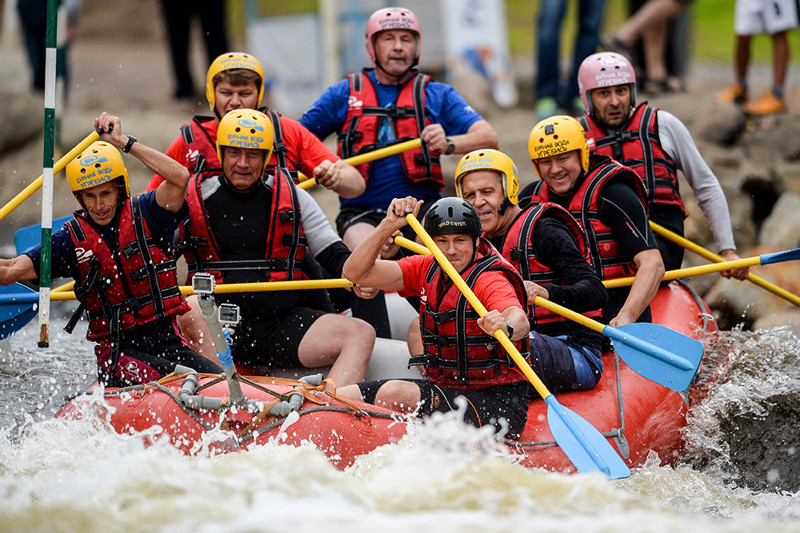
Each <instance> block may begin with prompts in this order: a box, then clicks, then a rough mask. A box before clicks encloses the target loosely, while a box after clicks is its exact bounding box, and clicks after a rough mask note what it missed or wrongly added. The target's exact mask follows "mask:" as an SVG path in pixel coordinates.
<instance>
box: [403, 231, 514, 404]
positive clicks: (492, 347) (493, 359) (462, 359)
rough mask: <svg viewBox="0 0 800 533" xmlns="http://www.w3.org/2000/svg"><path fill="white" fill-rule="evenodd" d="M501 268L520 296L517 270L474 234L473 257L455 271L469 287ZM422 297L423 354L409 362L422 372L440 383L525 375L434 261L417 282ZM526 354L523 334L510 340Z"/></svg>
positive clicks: (466, 385)
mask: <svg viewBox="0 0 800 533" xmlns="http://www.w3.org/2000/svg"><path fill="white" fill-rule="evenodd" d="M490 270H497V271H500V272H503V273H504V274H505V275H506V277H507V278H508V280H509V282H510V283H511V284H512V285H513V287H514V290H515V291H516V293H517V297H518V298H519V300H520V302H525V301H526V295H525V287H524V286H523V284H522V278H521V277H520V276H519V273H518V272H517V271H516V270H514V269H513V267H512V266H511V264H510V263H509V262H508V261H506V260H505V259H503V258H502V256H501V255H500V254H499V253H498V252H497V250H495V249H494V247H493V246H492V245H491V244H489V243H488V241H485V240H484V239H481V240H480V244H479V247H478V258H477V259H476V260H475V261H473V262H472V264H471V265H470V266H469V267H467V269H466V270H465V271H464V272H462V273H461V275H462V276H463V277H464V281H466V283H467V285H469V287H470V288H472V287H473V286H474V285H475V281H476V280H477V279H478V276H480V275H481V274H482V273H483V272H487V271H490ZM423 290H424V294H425V295H426V296H427V298H426V299H424V301H423V302H422V303H421V305H420V331H421V333H422V342H423V344H424V346H425V355H423V356H420V357H412V358H411V361H410V364H424V365H426V370H427V373H428V377H429V378H430V379H431V380H433V381H434V382H436V383H437V384H439V385H442V386H444V387H454V388H459V389H482V388H485V387H490V386H493V385H501V384H505V383H515V382H517V381H525V379H526V378H525V376H524V375H523V374H522V372H520V371H519V369H517V368H516V367H515V366H514V363H513V361H512V360H511V357H510V356H509V355H508V354H507V353H506V351H505V349H504V348H503V347H502V346H501V345H500V342H499V341H498V340H497V339H495V338H494V337H492V336H491V335H487V334H486V333H484V332H483V330H482V329H481V328H480V327H479V326H478V323H477V320H478V318H479V316H478V313H477V312H476V311H475V310H474V309H473V308H472V306H471V305H469V303H468V302H467V299H466V298H465V297H464V295H462V294H461V291H459V290H458V287H456V286H455V285H454V284H453V283H452V281H451V280H450V278H449V277H448V276H447V274H446V273H444V272H443V271H442V269H441V268H440V267H439V265H438V264H437V263H436V262H435V261H434V263H433V264H432V265H431V267H430V269H428V272H427V273H426V275H425V282H424V284H423ZM514 344H515V345H516V346H517V349H518V350H519V351H520V353H521V354H522V356H523V357H525V358H527V357H528V353H527V352H528V338H527V337H524V338H523V339H520V340H519V341H515V343H514Z"/></svg>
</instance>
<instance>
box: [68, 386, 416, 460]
mask: <svg viewBox="0 0 800 533" xmlns="http://www.w3.org/2000/svg"><path fill="white" fill-rule="evenodd" d="M185 376H186V374H181V375H173V376H167V377H165V378H163V379H162V380H160V381H159V382H158V383H157V384H148V385H142V386H133V387H127V388H124V389H114V388H111V389H107V390H106V391H105V392H104V395H103V399H104V401H105V404H106V405H102V406H99V407H98V406H97V405H90V404H92V402H93V400H92V397H91V396H83V397H78V398H75V399H73V400H72V401H71V402H69V403H68V404H67V405H65V406H64V407H63V408H62V409H61V410H60V411H59V412H58V413H57V414H56V417H60V418H67V419H79V418H82V417H83V416H97V417H102V418H106V419H107V420H108V422H109V423H110V425H111V426H112V427H113V428H114V430H115V431H116V432H117V433H120V434H129V433H130V434H132V433H137V432H143V431H149V432H150V433H151V437H150V438H152V440H160V439H168V440H169V441H170V442H171V444H172V445H173V446H175V447H176V448H178V449H179V450H181V451H182V452H184V453H186V454H187V455H193V454H195V453H198V452H200V451H201V450H202V449H203V447H204V446H205V447H207V448H208V449H211V450H212V451H214V452H229V451H238V450H246V449H247V448H248V447H249V446H252V445H254V444H264V443H266V442H268V441H269V440H270V439H272V438H274V437H277V436H278V435H279V434H280V437H279V439H280V440H279V442H280V443H281V444H288V445H294V446H300V445H301V444H303V443H312V444H313V445H314V446H315V447H316V448H317V449H319V450H320V451H322V452H323V453H325V455H326V456H327V457H328V458H329V459H330V461H331V462H332V463H333V464H334V465H335V466H337V467H338V468H341V469H344V468H346V467H348V466H350V465H352V464H353V461H355V458H356V457H358V456H360V455H364V454H367V453H369V452H371V451H372V450H374V449H375V448H377V447H378V446H382V445H384V444H392V443H396V442H397V441H399V440H400V439H401V438H402V437H403V436H404V435H405V433H406V424H405V423H403V422H402V421H400V420H401V419H402V415H399V414H398V413H395V412H393V411H388V410H386V409H382V408H380V407H376V406H374V405H369V404H365V403H363V402H355V401H350V400H345V399H342V400H339V399H334V398H333V397H332V396H333V395H334V394H335V393H334V392H333V391H332V389H331V384H330V383H329V382H327V381H323V382H322V384H321V385H320V386H317V387H313V386H310V385H307V384H305V383H303V382H300V381H296V380H290V379H285V378H270V377H262V376H251V377H245V378H241V379H242V381H241V383H240V384H241V388H242V392H243V393H244V395H245V397H246V398H247V399H248V400H249V403H250V404H251V405H252V406H253V407H254V408H251V409H246V408H243V407H236V408H230V409H229V408H227V405H223V407H222V408H221V409H211V408H201V409H193V408H188V407H184V405H183V404H182V403H181V402H180V401H179V397H180V392H181V389H182V386H183V383H184V378H185ZM96 388H97V384H95V385H94V386H92V387H91V388H90V389H89V390H88V391H87V392H92V390H93V389H96ZM293 391H300V392H301V393H302V394H303V396H304V401H303V403H302V405H301V406H300V409H299V411H298V413H299V418H298V419H297V420H296V421H295V422H294V423H293V424H291V425H289V427H287V428H286V429H284V431H282V432H281V425H282V424H283V423H284V422H285V421H286V417H275V416H272V415H269V414H268V413H269V410H270V408H271V407H272V405H273V404H275V403H277V401H278V400H280V399H284V400H286V399H288V398H289V396H290V394H291V393H292V392H293ZM229 393H230V392H229V389H228V384H227V382H226V381H225V378H224V377H221V376H219V375H215V374H214V375H211V374H201V375H199V376H198V387H197V389H196V391H195V394H197V395H202V396H203V397H204V398H206V399H212V400H219V399H222V401H223V403H224V404H227V400H228V395H229ZM87 413H89V414H87ZM153 428H159V431H158V432H157V433H155V434H152V430H153ZM214 428H221V429H222V430H226V431H228V432H230V433H229V436H230V438H227V439H224V441H222V442H220V441H217V442H208V439H205V436H206V434H207V433H208V432H209V431H211V430H212V429H214Z"/></svg>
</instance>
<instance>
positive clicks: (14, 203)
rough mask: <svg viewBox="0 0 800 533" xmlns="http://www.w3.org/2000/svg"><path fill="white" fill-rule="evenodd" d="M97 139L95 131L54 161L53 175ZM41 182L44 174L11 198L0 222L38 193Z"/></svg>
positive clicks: (3, 210)
mask: <svg viewBox="0 0 800 533" xmlns="http://www.w3.org/2000/svg"><path fill="white" fill-rule="evenodd" d="M99 138H100V134H98V133H97V132H96V131H93V132H92V133H90V134H89V135H87V136H86V138H85V139H83V140H82V141H81V142H79V143H78V144H77V145H75V148H73V149H72V150H70V151H69V152H67V153H66V154H65V155H64V157H62V158H61V159H59V160H58V161H56V164H55V165H53V175H56V174H58V173H59V172H61V171H62V170H64V167H66V166H67V163H69V162H70V161H72V160H73V159H75V158H76V157H78V155H79V154H80V153H81V152H82V151H83V150H85V149H86V148H87V147H88V146H89V145H90V144H92V143H93V142H95V141H96V140H97V139H99ZM43 182H44V174H42V175H41V176H39V177H38V178H36V179H35V180H34V181H33V182H32V183H31V184H30V185H28V186H27V187H25V188H24V189H22V192H20V193H19V194H18V195H16V196H15V197H14V198H12V199H11V200H10V201H9V202H8V203H7V204H6V205H4V206H3V207H2V208H0V220H3V219H4V218H6V215H8V214H9V213H10V212H11V211H13V210H14V209H16V208H17V207H19V205H20V204H21V203H22V202H24V201H25V200H27V199H28V198H30V196H31V195H32V194H33V193H35V192H36V191H38V190H39V188H40V187H41V186H42V183H43Z"/></svg>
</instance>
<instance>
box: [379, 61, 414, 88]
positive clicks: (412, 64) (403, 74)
mask: <svg viewBox="0 0 800 533" xmlns="http://www.w3.org/2000/svg"><path fill="white" fill-rule="evenodd" d="M416 64H417V62H416V60H414V61H412V62H411V66H410V67H408V68H407V69H406V70H404V71H403V73H402V74H400V75H398V76H395V75H394V74H389V73H388V72H387V71H386V69H385V68H383V67H382V66H381V64H380V63H379V62H378V59H377V58H376V59H375V68H377V69H380V71H381V72H383V73H384V74H385V75H386V76H388V77H390V78H393V79H394V80H395V82H394V85H400V81H401V80H402V79H403V78H406V77H407V76H408V73H409V72H411V71H412V70H414V67H415V66H416Z"/></svg>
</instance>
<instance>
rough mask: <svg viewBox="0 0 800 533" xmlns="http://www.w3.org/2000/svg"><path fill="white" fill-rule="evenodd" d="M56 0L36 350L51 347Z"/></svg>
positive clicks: (50, 30)
mask: <svg viewBox="0 0 800 533" xmlns="http://www.w3.org/2000/svg"><path fill="white" fill-rule="evenodd" d="M57 20H58V3H57V0H47V51H46V54H45V83H44V146H43V147H42V177H43V182H42V259H41V265H40V268H39V347H40V348H47V347H48V346H50V272H51V268H50V263H51V258H52V255H53V250H52V234H53V161H54V152H55V117H56V113H55V105H56V62H57V60H56V54H57V51H56V24H57Z"/></svg>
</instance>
